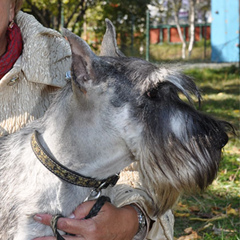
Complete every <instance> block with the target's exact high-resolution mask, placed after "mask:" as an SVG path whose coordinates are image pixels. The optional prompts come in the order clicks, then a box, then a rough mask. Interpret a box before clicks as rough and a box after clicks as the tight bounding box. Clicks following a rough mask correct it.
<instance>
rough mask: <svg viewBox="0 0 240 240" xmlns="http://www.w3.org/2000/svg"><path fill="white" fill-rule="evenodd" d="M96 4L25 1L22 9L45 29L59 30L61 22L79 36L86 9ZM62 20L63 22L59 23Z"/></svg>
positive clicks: (92, 0)
mask: <svg viewBox="0 0 240 240" xmlns="http://www.w3.org/2000/svg"><path fill="white" fill-rule="evenodd" d="M97 2H98V1H97V0H80V1H77V0H52V1H48V0H26V1H25V3H24V5H23V9H24V11H26V12H29V13H31V14H32V15H34V16H35V17H36V18H37V19H38V20H39V22H41V23H42V24H43V25H44V26H45V27H49V28H53V29H56V30H60V26H61V22H63V26H64V27H65V28H70V29H72V31H75V32H76V33H78V34H79V33H80V32H81V30H82V24H83V19H84V15H85V13H86V11H87V9H88V8H89V7H92V6H94V5H96V3H97ZM63 17H64V18H63ZM62 19H64V21H61V20H62Z"/></svg>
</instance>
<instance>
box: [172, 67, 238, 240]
mask: <svg viewBox="0 0 240 240" xmlns="http://www.w3.org/2000/svg"><path fill="white" fill-rule="evenodd" d="M186 73H187V74H188V75H190V76H193V77H194V78H195V79H196V83H197V85H198V86H199V87H200V89H202V95H203V99H204V100H203V103H202V109H201V110H202V111H204V112H206V113H208V114H211V115H213V116H215V117H217V118H220V119H222V120H225V121H228V122H230V123H231V124H232V125H233V126H234V128H235V131H236V134H237V136H234V135H230V139H229V143H228V144H227V145H226V147H225V148H224V151H223V159H222V162H221V164H220V169H219V173H218V176H217V178H216V179H215V180H214V182H213V184H212V185H211V186H210V187H209V188H208V189H207V190H206V191H205V192H203V193H199V194H197V195H194V196H183V197H182V198H181V199H180V202H179V203H178V205H176V207H175V209H174V214H175V238H176V239H180V240H184V239H205V240H223V239H227V240H228V239H229V240H239V239H240V232H239V229H240V221H239V219H240V204H239V203H240V192H239V191H240V179H239V174H240V140H239V136H240V125H239V106H240V105H239V104H240V97H239V90H240V88H239V86H240V85H239V83H240V82H239V80H240V79H239V72H238V70H237V68H236V67H234V66H232V67H227V68H221V69H192V70H187V71H186Z"/></svg>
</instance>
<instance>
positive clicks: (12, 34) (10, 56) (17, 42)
mask: <svg viewBox="0 0 240 240" xmlns="http://www.w3.org/2000/svg"><path fill="white" fill-rule="evenodd" d="M7 41H8V45H7V51H6V53H4V54H3V55H2V56H1V57H0V79H1V78H2V77H3V76H4V75H5V74H6V73H7V72H8V71H9V70H10V69H11V68H12V67H13V65H14V63H15V62H16V61H17V59H18V58H19V56H20V55H21V53H22V48H23V41H22V35H21V31H20V28H19V27H18V26H17V24H15V23H14V25H13V27H12V28H8V30H7Z"/></svg>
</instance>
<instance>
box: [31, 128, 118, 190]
mask: <svg viewBox="0 0 240 240" xmlns="http://www.w3.org/2000/svg"><path fill="white" fill-rule="evenodd" d="M38 134H39V133H38V132H37V131H34V133H33V135H32V137H31V146H32V150H33V152H34V153H35V155H36V157H37V158H38V160H39V161H40V162H41V163H42V164H43V165H44V166H45V167H46V168H47V169H48V170H49V171H51V172H52V173H53V174H55V175H56V176H57V177H59V178H61V179H62V180H64V181H66V182H68V183H71V184H74V185H77V186H81V187H88V188H95V189H99V188H107V187H108V186H109V185H111V186H114V185H115V184H116V183H117V181H118V179H119V175H118V174H115V175H113V176H110V177H108V178H106V179H102V180H96V179H94V178H91V177H86V176H83V175H81V174H79V173H77V172H75V171H73V170H71V169H68V168H66V167H65V166H63V165H62V164H61V163H59V162H58V161H57V160H56V159H53V158H52V157H50V155H49V154H48V153H47V151H46V150H45V149H44V148H43V146H42V145H41V143H40V142H39V140H38Z"/></svg>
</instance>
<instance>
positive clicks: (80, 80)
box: [63, 29, 99, 87]
mask: <svg viewBox="0 0 240 240" xmlns="http://www.w3.org/2000/svg"><path fill="white" fill-rule="evenodd" d="M63 36H65V37H66V38H67V40H68V41H69V43H70V46H71V50H72V78H73V81H74V82H75V83H76V84H77V85H79V86H81V87H82V86H83V85H84V82H87V81H88V80H94V79H95V74H94V69H93V66H92V64H93V61H97V59H98V58H99V57H97V56H96V55H95V54H94V53H93V51H92V50H91V48H90V47H89V45H88V44H87V43H86V42H85V41H84V40H83V39H81V38H80V37H78V36H77V35H75V34H74V33H72V32H71V31H69V30H67V29H63Z"/></svg>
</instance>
